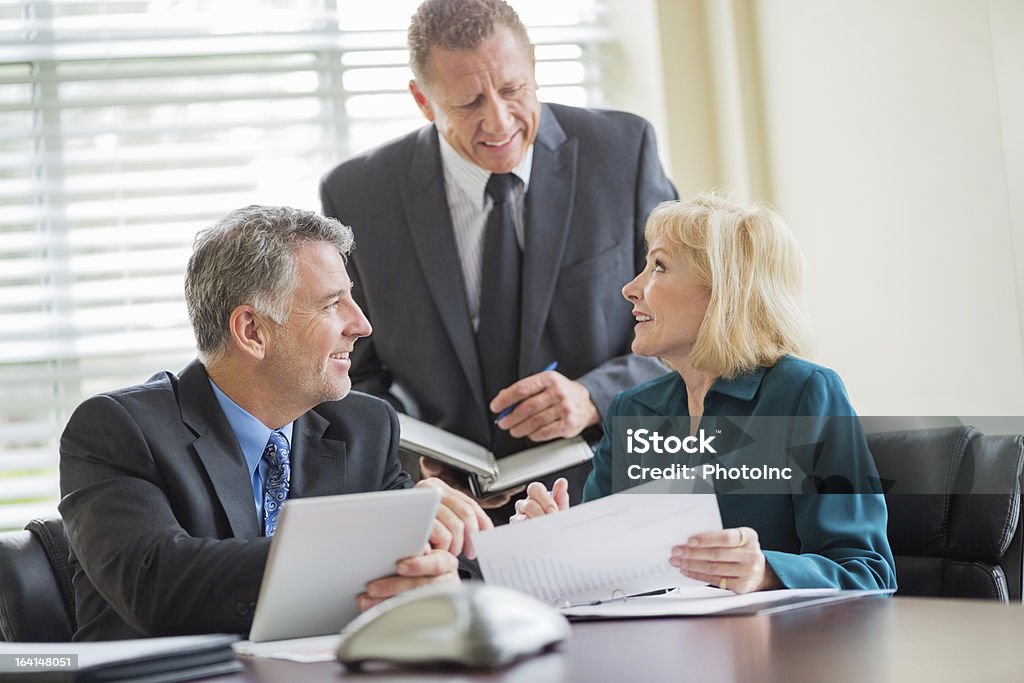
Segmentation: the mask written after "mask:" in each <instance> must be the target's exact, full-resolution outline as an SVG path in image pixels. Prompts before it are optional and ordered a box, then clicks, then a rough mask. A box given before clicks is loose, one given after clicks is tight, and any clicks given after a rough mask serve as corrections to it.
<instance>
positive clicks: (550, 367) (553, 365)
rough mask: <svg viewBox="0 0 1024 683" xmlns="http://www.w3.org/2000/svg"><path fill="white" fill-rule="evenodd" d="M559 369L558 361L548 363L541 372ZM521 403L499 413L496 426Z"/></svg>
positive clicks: (495, 419)
mask: <svg viewBox="0 0 1024 683" xmlns="http://www.w3.org/2000/svg"><path fill="white" fill-rule="evenodd" d="M557 367H558V361H557V360H556V361H552V362H551V363H548V366H547V367H546V368H544V369H543V370H541V372H548V371H549V370H554V369H555V368H557ZM519 403H521V401H517V402H516V403H513V404H512V405H510V406H509V407H508V408H505V410H503V411H501V412H500V413H498V417H496V418H494V424H498V423H499V422H501V421H502V420H504V419H505V418H506V417H508V414H509V413H511V412H512V411H513V410H515V409H516V406H517V405H519Z"/></svg>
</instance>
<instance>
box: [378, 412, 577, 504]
mask: <svg viewBox="0 0 1024 683" xmlns="http://www.w3.org/2000/svg"><path fill="white" fill-rule="evenodd" d="M398 421H399V422H400V423H401V428H402V437H401V443H400V447H401V448H402V450H405V451H409V452H411V453H415V454H416V455H424V456H427V457H428V458H433V459H434V460H437V461H439V462H442V463H444V464H445V465H448V466H449V467H453V468H455V469H457V470H459V471H460V472H464V473H465V474H466V475H468V477H469V487H470V490H471V491H472V492H473V495H475V496H477V497H478V498H480V497H483V496H486V495H490V494H492V493H497V492H499V491H504V490H506V489H510V488H513V487H515V486H519V485H520V484H528V483H530V482H531V481H536V480H537V479H540V478H541V477H544V476H547V475H549V474H551V473H553V472H558V471H560V470H564V469H566V468H568V467H572V466H573V465H578V464H580V463H583V462H587V461H588V460H590V459H591V458H593V457H594V452H593V451H592V450H591V449H590V446H588V445H587V442H586V441H584V440H583V439H582V438H579V437H576V438H575V439H556V440H554V441H549V442H547V443H544V444H541V445H540V446H535V447H534V448H528V449H526V450H524V451H520V452H518V453H513V454H512V455H509V456H506V457H504V458H501V459H500V460H499V459H498V458H495V457H494V454H493V453H491V452H490V451H488V450H487V449H486V448H484V447H483V446H481V445H480V444H477V443H474V442H472V441H470V440H469V439H464V438H462V437H461V436H456V435H455V434H452V433H451V432H447V431H445V430H443V429H439V428H438V427H435V426H433V425H429V424H427V423H426V422H422V421H420V420H417V419H416V418H413V417H409V416H408V415H399V416H398Z"/></svg>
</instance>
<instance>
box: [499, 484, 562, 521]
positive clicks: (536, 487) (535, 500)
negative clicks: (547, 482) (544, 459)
mask: <svg viewBox="0 0 1024 683" xmlns="http://www.w3.org/2000/svg"><path fill="white" fill-rule="evenodd" d="M568 507H569V481H568V480H567V479H565V478H564V477H559V478H558V479H556V480H555V483H554V484H552V485H551V490H550V491H548V489H547V487H546V486H544V484H542V483H540V482H539V481H535V482H533V483H532V484H530V485H529V486H528V487H526V498H521V499H519V500H517V501H516V513H515V514H514V515H512V516H511V517H509V518H508V521H509V522H510V523H512V524H515V523H516V522H522V521H523V520H527V519H533V518H534V517H543V516H544V515H551V514H554V513H556V512H559V511H561V510H565V509H567V508H568Z"/></svg>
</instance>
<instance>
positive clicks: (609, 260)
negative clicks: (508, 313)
mask: <svg viewBox="0 0 1024 683" xmlns="http://www.w3.org/2000/svg"><path fill="white" fill-rule="evenodd" d="M320 193H321V199H322V201H323V209H324V214H325V215H328V216H333V217H336V218H338V219H339V220H341V221H342V222H343V223H345V224H347V225H350V226H351V227H352V229H353V230H354V232H355V236H356V248H355V250H354V251H353V253H352V257H351V260H350V268H349V271H350V273H351V275H352V280H353V281H354V283H355V288H354V290H353V294H354V296H355V297H356V300H357V301H358V303H359V305H360V306H362V308H363V310H364V311H365V312H366V315H367V317H368V318H369V319H370V321H371V322H372V323H373V325H374V333H373V336H372V337H369V338H367V339H361V340H360V341H359V342H358V343H357V344H356V347H355V351H354V353H353V354H352V379H353V382H354V386H355V387H356V388H357V389H359V390H361V391H366V392H368V393H371V394H374V395H377V396H382V397H387V398H389V399H390V400H391V401H392V403H394V404H395V405H397V406H399V407H402V405H403V404H402V403H401V402H399V401H398V400H397V398H396V397H395V396H394V395H393V394H392V393H391V391H392V388H393V383H395V384H399V385H400V386H401V387H402V389H403V390H404V391H405V392H406V394H407V395H408V396H409V397H411V398H412V399H413V400H414V401H415V403H416V409H415V410H413V411H412V412H418V413H419V414H420V416H421V417H422V418H423V419H425V420H426V421H428V422H431V423H433V424H436V425H438V426H440V427H443V428H445V429H448V430H450V431H452V432H455V433H456V434H460V435H462V436H464V437H467V438H469V439H472V440H474V441H476V442H478V443H482V444H486V443H487V442H488V440H489V435H490V422H491V420H493V416H492V415H490V414H489V413H488V410H487V404H488V401H489V400H490V398H491V397H486V396H484V389H483V381H482V379H481V372H480V361H479V358H478V356H477V349H476V343H475V335H474V331H473V326H472V321H471V319H470V316H469V313H468V307H467V304H466V294H465V285H464V281H463V277H462V269H461V266H460V265H459V257H458V251H457V248H456V245H455V237H454V233H453V229H452V222H451V216H450V213H449V210H448V203H447V199H446V196H445V190H444V172H443V170H442V166H441V157H440V148H439V143H438V138H437V131H436V129H435V128H434V126H432V125H431V126H426V127H424V128H421V129H420V130H418V131H416V132H414V133H411V134H409V135H407V136H405V137H403V138H400V139H398V140H395V141H393V142H391V143H388V144H386V145H384V146H383V147H380V148H378V149H376V150H373V151H371V152H368V153H366V154H364V155H362V156H359V157H356V158H354V159H351V160H349V161H346V162H344V163H343V164H341V165H340V166H338V167H337V168H335V169H334V170H333V171H332V172H331V173H329V174H328V175H327V176H326V177H325V179H324V180H323V182H322V184H321V188H320ZM675 197H676V192H675V188H674V187H673V186H672V184H671V182H669V180H668V178H667V177H666V176H665V174H664V171H663V170H662V168H661V163H660V162H659V160H658V154H657V149H656V146H655V141H654V132H653V130H652V129H651V126H650V124H648V123H647V122H646V121H644V120H643V119H641V118H639V117H637V116H633V115H631V114H626V113H623V112H615V111H594V110H587V109H579V108H576V107H565V106H560V105H554V104H545V105H543V108H542V113H541V121H540V126H539V128H538V134H537V140H536V142H535V144H534V157H533V168H532V171H531V176H530V184H529V188H528V190H527V194H526V205H525V223H526V224H525V248H524V259H523V280H522V282H523V299H522V301H523V306H522V320H521V331H520V335H521V336H520V345H519V348H520V355H519V375H520V376H526V375H529V374H532V373H535V372H538V371H540V370H542V369H543V368H544V367H545V366H546V365H548V363H550V362H551V361H554V360H557V361H558V363H559V365H558V370H559V372H561V373H563V374H565V375H566V376H567V377H569V378H570V379H577V380H579V381H580V382H581V383H583V385H584V386H586V387H587V389H588V390H589V391H590V396H591V399H592V400H593V402H594V405H596V406H597V409H598V411H599V412H600V413H602V414H604V412H605V410H606V409H607V407H608V405H609V403H610V402H611V399H612V397H613V396H614V395H615V394H616V393H617V392H618V391H620V390H622V389H625V388H627V387H631V386H634V385H636V384H639V383H640V382H642V381H645V380H647V379H650V378H652V377H655V376H657V375H659V374H662V373H663V372H664V368H662V367H660V366H659V365H658V363H657V362H656V361H654V360H653V359H650V358H641V357H638V356H634V355H633V354H631V353H630V344H631V343H632V339H633V323H634V321H633V318H632V316H631V315H630V311H631V306H630V304H629V303H628V302H627V301H625V300H624V299H623V298H622V294H621V291H620V290H621V288H622V286H623V285H624V284H625V283H626V282H628V281H629V280H631V279H632V278H633V277H634V276H635V275H636V273H637V272H639V270H641V269H642V267H643V263H644V257H645V254H646V249H645V245H644V239H643V226H644V223H645V222H646V220H647V215H648V214H649V213H650V211H651V209H653V208H654V207H655V206H656V205H657V204H658V203H659V202H661V201H664V200H667V199H674V198H675Z"/></svg>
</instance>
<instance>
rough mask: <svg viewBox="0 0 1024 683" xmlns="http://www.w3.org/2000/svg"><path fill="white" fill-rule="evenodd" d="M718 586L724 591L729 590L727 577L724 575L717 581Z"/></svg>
mask: <svg viewBox="0 0 1024 683" xmlns="http://www.w3.org/2000/svg"><path fill="white" fill-rule="evenodd" d="M718 587H719V588H721V589H722V590H724V591H727V590H729V579H727V578H725V577H724V576H723V577H722V578H721V579H720V580H719V581H718Z"/></svg>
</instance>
